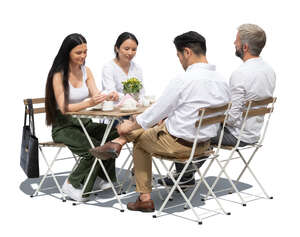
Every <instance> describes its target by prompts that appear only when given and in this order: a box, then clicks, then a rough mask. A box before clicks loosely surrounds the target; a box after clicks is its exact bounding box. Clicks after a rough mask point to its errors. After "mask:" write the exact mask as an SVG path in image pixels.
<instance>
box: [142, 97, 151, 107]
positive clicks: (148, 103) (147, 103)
mask: <svg viewBox="0 0 300 237" xmlns="http://www.w3.org/2000/svg"><path fill="white" fill-rule="evenodd" d="M142 104H143V106H149V105H150V100H149V99H148V98H147V97H146V96H144V97H143V98H142Z"/></svg>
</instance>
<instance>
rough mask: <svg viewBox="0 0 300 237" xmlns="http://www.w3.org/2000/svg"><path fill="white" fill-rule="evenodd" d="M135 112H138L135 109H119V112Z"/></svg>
mask: <svg viewBox="0 0 300 237" xmlns="http://www.w3.org/2000/svg"><path fill="white" fill-rule="evenodd" d="M137 110H138V109H137V108H135V109H128V108H120V111H121V112H134V111H137Z"/></svg>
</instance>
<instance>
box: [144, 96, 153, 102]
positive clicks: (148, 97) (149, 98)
mask: <svg viewBox="0 0 300 237" xmlns="http://www.w3.org/2000/svg"><path fill="white" fill-rule="evenodd" d="M145 98H146V99H147V100H149V102H150V104H152V103H154V102H155V95H146V96H145Z"/></svg>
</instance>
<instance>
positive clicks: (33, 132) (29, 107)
mask: <svg viewBox="0 0 300 237" xmlns="http://www.w3.org/2000/svg"><path fill="white" fill-rule="evenodd" d="M27 103H28V112H29V126H30V127H31V128H32V134H33V135H34V136H35V127H34V115H33V106H32V99H27Z"/></svg>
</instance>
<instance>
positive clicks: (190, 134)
mask: <svg viewBox="0 0 300 237" xmlns="http://www.w3.org/2000/svg"><path fill="white" fill-rule="evenodd" d="M174 44H175V46H176V49H177V56H178V58H179V61H180V63H181V64H182V67H183V69H184V70H185V72H184V73H181V74H179V75H178V76H177V77H176V78H175V79H173V80H171V81H170V83H169V85H168V86H167V88H166V89H165V90H164V92H163V94H162V95H161V97H160V98H159V99H158V100H157V102H156V103H155V104H153V105H152V106H151V107H150V108H148V109H147V110H146V111H145V112H144V113H142V114H140V115H138V116H137V117H136V118H135V119H134V121H130V120H125V121H124V122H123V123H122V124H120V125H119V127H118V132H119V134H120V135H121V137H119V138H117V139H115V140H113V141H112V142H108V143H106V144H105V145H103V146H101V147H97V148H95V149H93V150H91V152H92V154H93V155H95V156H97V157H99V158H100V159H109V158H115V157H117V156H118V155H119V153H120V150H121V147H122V145H124V144H125V143H127V142H134V147H133V161H134V169H135V178H136V191H137V192H139V193H140V196H139V198H138V199H137V200H136V202H132V203H128V204H127V208H128V209H129V210H133V211H143V212H151V211H154V203H153V201H152V200H151V191H152V161H151V154H158V155H162V156H167V157H174V158H176V159H183V158H186V157H188V156H189V155H190V152H191V149H192V145H193V140H194V134H195V133H196V128H195V122H196V120H197V117H198V111H199V109H200V108H203V107H210V106H218V105H223V104H225V103H228V102H229V100H230V95H229V88H228V85H227V84H226V82H225V81H224V80H223V78H222V77H221V76H220V75H219V74H218V73H217V72H216V71H215V66H214V65H211V64H209V63H208V62H207V59H206V56H205V54H206V43H205V38H204V37H203V36H201V35H200V34H198V33H197V32H193V31H190V32H187V33H184V34H182V35H180V36H177V37H176V38H175V40H174ZM164 118H166V119H165V120H164V121H163V122H161V123H159V122H160V121H161V120H163V119H164ZM218 128H219V125H215V124H214V125H208V126H206V127H204V128H202V129H201V134H200V136H199V138H198V144H197V147H196V151H195V155H196V156H201V155H203V153H205V152H206V151H207V150H208V149H209V146H210V142H209V140H210V138H212V137H214V136H216V134H217V131H218Z"/></svg>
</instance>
